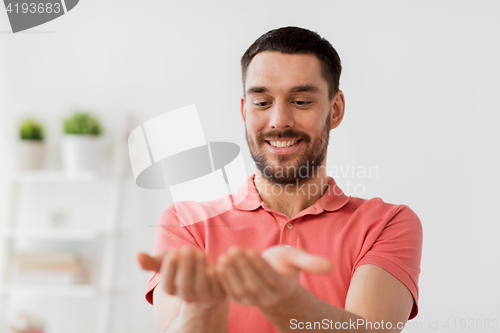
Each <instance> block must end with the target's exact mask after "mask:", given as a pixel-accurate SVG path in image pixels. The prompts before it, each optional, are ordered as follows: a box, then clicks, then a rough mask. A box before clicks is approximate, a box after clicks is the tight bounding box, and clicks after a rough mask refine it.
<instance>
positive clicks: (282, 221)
mask: <svg viewBox="0 0 500 333" xmlns="http://www.w3.org/2000/svg"><path fill="white" fill-rule="evenodd" d="M261 206H262V208H263V209H264V210H265V211H267V212H268V213H269V214H271V215H272V216H273V218H274V220H275V221H276V223H278V224H279V226H280V239H279V243H278V244H277V245H284V246H285V247H291V246H294V247H295V246H296V244H297V235H298V229H299V226H300V220H301V218H302V216H303V214H298V215H297V216H294V217H293V218H291V219H289V218H288V216H286V215H285V214H283V213H280V212H277V211H275V210H272V209H270V208H269V207H268V206H267V205H266V204H265V203H262V204H261Z"/></svg>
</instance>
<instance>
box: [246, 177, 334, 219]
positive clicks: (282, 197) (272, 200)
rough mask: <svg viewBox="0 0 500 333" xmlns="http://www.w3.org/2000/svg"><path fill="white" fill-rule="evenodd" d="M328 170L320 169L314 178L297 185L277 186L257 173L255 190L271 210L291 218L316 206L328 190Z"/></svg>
mask: <svg viewBox="0 0 500 333" xmlns="http://www.w3.org/2000/svg"><path fill="white" fill-rule="evenodd" d="M325 169H326V168H319V170H318V172H317V173H315V174H314V177H311V178H307V179H304V180H303V181H301V182H300V183H298V184H297V183H295V184H276V183H272V182H270V181H269V180H268V179H267V178H265V177H264V176H263V175H262V173H261V172H260V171H257V172H256V174H255V178H254V184H255V188H256V189H257V192H259V196H260V198H261V200H262V201H263V202H264V203H265V204H266V205H267V206H268V207H269V208H271V209H273V210H276V211H278V212H281V213H283V214H285V215H286V216H288V217H289V218H292V217H294V216H295V215H297V214H298V213H299V212H301V211H302V210H304V209H306V208H308V207H310V206H312V205H314V203H316V201H318V199H319V198H321V196H322V195H323V194H324V193H325V191H326V190H327V188H328V176H327V174H326V170H325Z"/></svg>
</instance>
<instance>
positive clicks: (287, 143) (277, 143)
mask: <svg viewBox="0 0 500 333" xmlns="http://www.w3.org/2000/svg"><path fill="white" fill-rule="evenodd" d="M298 141H299V140H295V141H270V142H269V143H270V144H271V145H273V146H275V147H277V148H285V147H290V146H292V145H294V144H296V143H297V142H298Z"/></svg>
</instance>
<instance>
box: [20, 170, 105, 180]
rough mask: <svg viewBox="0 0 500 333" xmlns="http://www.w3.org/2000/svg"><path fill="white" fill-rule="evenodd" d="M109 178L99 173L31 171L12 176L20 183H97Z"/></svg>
mask: <svg viewBox="0 0 500 333" xmlns="http://www.w3.org/2000/svg"><path fill="white" fill-rule="evenodd" d="M107 178H109V177H106V176H104V175H101V174H99V173H97V172H85V173H78V174H68V173H66V172H64V171H62V170H30V171H23V172H17V173H15V174H13V175H12V179H14V180H18V181H20V182H38V183H71V182H77V183H78V182H81V183H86V182H95V181H98V180H104V179H107Z"/></svg>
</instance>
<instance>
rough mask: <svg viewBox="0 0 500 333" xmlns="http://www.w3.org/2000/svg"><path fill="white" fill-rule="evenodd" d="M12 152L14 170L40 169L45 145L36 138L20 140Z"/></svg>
mask: <svg viewBox="0 0 500 333" xmlns="http://www.w3.org/2000/svg"><path fill="white" fill-rule="evenodd" d="M14 154H15V157H14V158H15V161H16V164H15V168H16V170H18V171H23V170H35V169H41V168H42V165H43V159H44V156H45V145H44V143H43V142H42V141H38V140H21V141H19V142H18V143H17V145H16V149H14Z"/></svg>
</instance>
